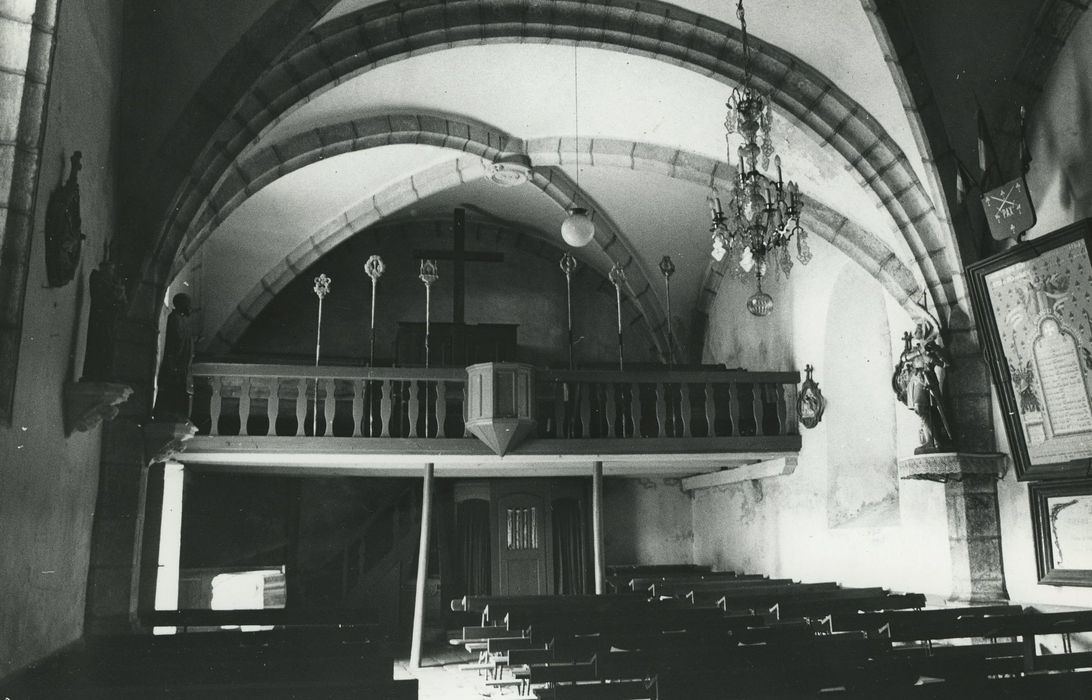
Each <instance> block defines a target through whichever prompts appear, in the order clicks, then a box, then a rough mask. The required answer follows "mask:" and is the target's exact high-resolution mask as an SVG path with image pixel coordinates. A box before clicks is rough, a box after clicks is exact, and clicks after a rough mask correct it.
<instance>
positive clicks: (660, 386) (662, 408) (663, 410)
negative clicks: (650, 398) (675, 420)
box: [656, 382, 667, 437]
mask: <svg viewBox="0 0 1092 700" xmlns="http://www.w3.org/2000/svg"><path fill="white" fill-rule="evenodd" d="M666 435H667V404H666V403H664V383H663V382H656V436H657V437H665V436H666Z"/></svg>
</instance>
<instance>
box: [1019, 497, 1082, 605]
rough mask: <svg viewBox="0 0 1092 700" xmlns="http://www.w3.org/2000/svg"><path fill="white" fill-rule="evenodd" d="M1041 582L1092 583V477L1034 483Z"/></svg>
mask: <svg viewBox="0 0 1092 700" xmlns="http://www.w3.org/2000/svg"><path fill="white" fill-rule="evenodd" d="M1029 493H1030V494H1031V518H1032V524H1033V527H1034V529H1035V559H1036V563H1037V567H1038V571H1039V583H1043V584H1047V585H1051V586H1092V480H1089V479H1081V480H1076V481H1053V482H1036V483H1033V484H1031V486H1030V489H1029Z"/></svg>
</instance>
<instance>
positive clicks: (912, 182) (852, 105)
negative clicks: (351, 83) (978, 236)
mask: <svg viewBox="0 0 1092 700" xmlns="http://www.w3.org/2000/svg"><path fill="white" fill-rule="evenodd" d="M544 40H547V41H559V42H563V43H574V42H575V43H578V44H581V45H588V46H595V47H598V48H604V49H608V50H616V51H623V52H628V53H637V54H641V55H645V56H648V57H650V58H653V59H656V60H661V61H665V62H668V63H671V64H673V65H679V66H681V67H683V68H685V69H688V70H692V71H695V72H697V73H700V74H702V75H706V76H709V77H711V78H714V79H716V80H720V81H722V82H735V81H738V80H740V79H741V77H742V64H743V62H742V61H741V60H740V55H741V48H742V47H741V34H740V32H739V30H738V29H736V28H734V27H732V26H730V25H727V24H725V23H722V22H718V21H716V20H713V19H710V18H708V17H704V16H701V15H697V14H694V13H690V12H687V11H685V10H681V9H679V8H677V7H674V6H671V5H667V4H664V3H659V2H654V1H647V2H636V0H622V2H616V1H615V0H609V1H608V0H590V1H582V2H575V1H559V2H555V3H538V2H533V1H532V0H495V1H494V2H491V3H489V4H488V5H482V4H481V3H480V2H477V0H447V1H441V0H421V1H420V2H417V3H414V4H413V5H412V6H406V5H404V4H403V3H398V2H394V1H393V0H388V1H387V2H381V3H377V4H375V5H372V6H369V7H366V8H363V9H361V10H359V11H357V12H355V13H351V14H347V15H345V16H342V17H339V18H337V19H335V20H331V21H330V22H327V23H325V24H323V25H321V26H319V27H317V28H316V29H315V30H314V31H312V32H309V33H308V34H307V35H306V36H304V37H302V38H301V39H300V40H299V41H298V42H297V43H296V44H295V45H294V46H293V47H292V48H291V49H290V50H289V51H288V52H287V53H286V54H285V56H284V57H283V58H282V59H281V60H280V61H279V62H278V63H276V64H275V65H273V66H272V67H271V68H270V69H269V70H268V71H266V72H265V73H264V74H263V75H262V77H261V79H260V80H259V81H258V82H257V83H256V84H255V85H254V86H253V87H252V88H251V89H250V90H249V92H247V93H246V94H245V95H242V96H241V99H239V100H238V101H237V102H234V103H233V104H232V109H231V115H230V117H229V118H227V119H225V120H224V122H223V123H222V124H221V125H220V128H219V129H218V130H217V131H216V133H215V134H212V135H210V138H209V142H208V146H207V147H206V148H205V150H204V151H203V153H202V154H201V155H200V156H199V157H198V158H197V159H196V160H195V161H194V163H193V165H192V167H191V170H190V175H189V176H188V178H187V180H186V181H185V182H181V181H179V182H177V185H176V187H177V189H175V190H174V192H173V193H170V194H169V195H168V196H169V201H164V202H160V205H161V206H160V210H161V211H164V212H167V214H166V216H165V219H164V221H163V222H162V226H161V227H160V236H159V239H158V242H157V249H156V251H155V255H154V256H153V257H152V259H151V260H150V261H149V268H148V269H147V270H146V274H145V277H144V284H145V285H150V286H151V291H153V292H154V291H155V290H157V289H159V288H160V287H162V286H163V285H165V283H166V279H167V276H168V274H169V270H170V268H171V261H172V258H173V254H174V251H175V250H176V249H177V246H178V244H179V242H180V241H181V239H182V236H183V235H184V233H185V231H186V230H187V229H188V228H189V225H190V219H191V218H192V216H193V215H194V213H195V212H196V210H197V209H198V208H199V207H200V205H201V203H202V200H203V199H204V198H205V197H207V196H208V194H209V193H210V192H211V191H212V190H213V189H214V188H215V184H216V182H217V181H218V180H219V178H220V177H221V176H222V175H223V174H224V172H225V171H226V170H227V168H228V167H229V164H230V163H231V161H232V160H233V159H234V158H235V157H237V156H238V154H240V153H241V152H242V151H243V149H244V148H245V147H246V146H247V144H249V143H250V142H251V141H252V139H253V138H254V136H255V135H257V134H261V133H263V132H264V131H265V130H267V129H268V128H269V127H270V126H271V125H272V124H274V123H275V122H276V120H277V119H279V118H280V117H281V116H282V115H284V114H285V113H287V112H288V111H290V110H292V109H294V107H295V106H297V105H299V104H301V103H302V102H303V101H304V100H305V99H307V98H308V97H309V96H313V95H315V94H317V93H320V92H322V91H324V90H327V89H330V88H331V87H333V86H334V85H336V84H338V83H340V82H343V81H345V80H348V79H350V78H351V77H353V76H355V75H359V74H362V73H364V72H366V71H368V70H370V69H371V68H372V67H374V66H376V65H380V64H382V63H388V62H391V61H397V60H402V59H405V58H408V57H410V56H412V55H414V54H416V53H420V52H422V51H432V50H440V49H443V48H447V47H452V46H458V45H463V44H482V43H512V42H516V43H520V42H532V41H534V42H539V41H544ZM755 43H756V44H759V51H758V54H757V57H756V60H755V61H754V63H753V65H752V75H753V80H754V84H755V85H756V87H758V88H759V89H761V90H764V91H769V92H771V93H772V94H773V95H774V96H775V97H774V99H775V102H776V104H777V105H778V106H779V108H780V109H781V110H783V111H784V112H786V113H787V114H788V115H790V117H791V118H792V119H793V120H795V121H796V122H797V123H798V124H799V125H800V126H801V127H802V128H803V129H805V131H807V132H808V133H811V134H812V135H814V136H815V137H816V138H817V139H818V140H819V141H820V142H821V143H823V144H825V145H829V146H831V147H832V148H834V149H835V150H836V151H837V152H838V153H839V154H841V155H842V156H843V157H844V158H845V159H846V160H847V161H848V162H849V164H850V166H851V168H852V169H853V170H854V171H855V172H856V174H857V175H858V176H859V178H860V181H861V182H862V184H863V185H864V186H865V187H866V188H868V189H869V190H871V191H872V192H873V193H874V194H875V195H876V197H877V198H878V199H879V201H880V203H881V205H882V207H883V208H884V209H885V210H886V211H887V213H888V214H889V215H890V216H891V218H892V219H893V220H894V222H895V224H896V226H897V227H898V229H899V230H900V232H901V233H902V235H903V237H904V238H905V239H906V241H907V244H908V245H909V247H910V249H911V251H912V252H913V255H914V257H915V261H916V264H917V266H918V267H919V268H920V269H921V271H922V274H923V276H924V279H925V284H926V287H927V288H928V290H929V292H930V294H931V295H932V296H933V299H934V303H935V304H936V306H937V307H938V308H940V309H943V312H944V315H947V313H948V312H949V310H950V309H953V308H955V307H959V305H960V304H962V303H963V300H964V297H965V284H964V281H963V278H962V276H961V274H960V262H959V256H958V251H957V250H956V249H955V245H954V238H953V236H952V232H951V230H950V227H946V226H945V225H944V224H943V223H942V221H941V219H940V218H939V217H938V216H937V213H936V210H935V209H934V206H933V203H932V200H931V199H930V197H929V196H928V194H927V193H926V191H925V188H924V187H923V186H922V184H921V182H920V181H919V180H918V178H917V175H916V174H915V172H914V171H913V168H912V167H911V165H910V163H909V161H908V160H907V158H906V156H905V154H904V153H903V152H902V151H901V150H900V149H899V148H898V146H897V144H896V143H895V142H894V140H893V139H892V138H891V137H890V135H888V134H887V133H886V131H885V130H884V129H883V128H882V127H881V126H880V125H879V124H878V123H877V122H876V120H875V119H874V118H872V117H871V115H869V114H868V113H867V111H866V110H864V109H863V108H862V107H861V106H860V105H859V104H857V103H856V102H854V101H853V100H852V99H851V98H849V96H848V95H846V94H845V93H844V92H843V91H841V90H840V89H839V88H838V87H837V86H835V85H833V84H832V83H831V82H830V81H829V80H828V79H827V78H826V77H825V76H823V75H822V74H821V73H819V72H818V71H817V70H815V69H814V68H812V67H811V66H809V65H807V64H806V63H804V62H803V61H800V60H799V59H797V58H796V57H794V56H792V55H791V54H789V53H788V52H786V51H783V50H781V49H779V48H777V47H774V46H772V45H768V44H764V43H762V42H758V41H757V40H756V41H755ZM153 296H154V293H153Z"/></svg>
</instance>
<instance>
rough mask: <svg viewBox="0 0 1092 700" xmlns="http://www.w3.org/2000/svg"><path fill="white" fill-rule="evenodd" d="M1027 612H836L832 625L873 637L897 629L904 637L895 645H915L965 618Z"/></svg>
mask: <svg viewBox="0 0 1092 700" xmlns="http://www.w3.org/2000/svg"><path fill="white" fill-rule="evenodd" d="M1023 612H1024V609H1023V608H1022V607H1020V606H1019V605H991V606H977V607H952V608H933V609H928V610H916V611H913V612H911V611H903V610H888V611H885V612H865V613H854V612H833V613H832V614H831V615H830V620H829V624H830V629H831V631H833V632H840V631H848V630H863V631H866V632H869V633H879V631H880V630H881V629H884V628H890V627H891V626H892V625H894V627H895V628H896V629H897V630H898V633H899V635H900V636H899V637H898V638H895V639H894V641H915V640H920V639H926V638H927V637H928V634H929V631H930V630H931V629H938V628H944V627H945V626H946V625H950V624H955V623H957V622H958V621H959V620H962V619H965V618H973V617H986V616H991V617H997V616H1008V615H1022V614H1023ZM888 631H890V630H888Z"/></svg>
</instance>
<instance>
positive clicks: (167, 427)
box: [143, 420, 197, 464]
mask: <svg viewBox="0 0 1092 700" xmlns="http://www.w3.org/2000/svg"><path fill="white" fill-rule="evenodd" d="M143 430H144V459H145V462H146V463H147V464H157V463H159V462H167V461H169V460H171V459H174V458H175V457H177V456H178V455H179V454H180V453H181V452H182V451H184V450H185V449H186V443H187V442H189V441H190V440H191V439H192V438H193V436H194V435H196V434H197V426H196V425H194V424H193V423H191V422H190V421H188V420H184V421H152V422H150V423H145V424H144V428H143Z"/></svg>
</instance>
